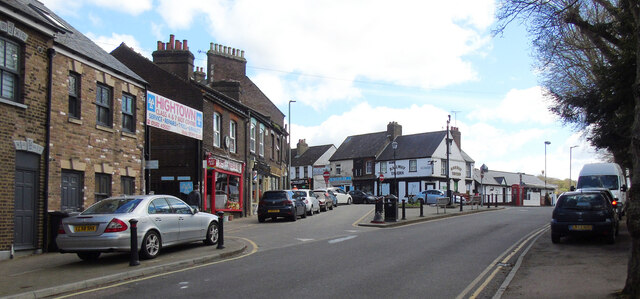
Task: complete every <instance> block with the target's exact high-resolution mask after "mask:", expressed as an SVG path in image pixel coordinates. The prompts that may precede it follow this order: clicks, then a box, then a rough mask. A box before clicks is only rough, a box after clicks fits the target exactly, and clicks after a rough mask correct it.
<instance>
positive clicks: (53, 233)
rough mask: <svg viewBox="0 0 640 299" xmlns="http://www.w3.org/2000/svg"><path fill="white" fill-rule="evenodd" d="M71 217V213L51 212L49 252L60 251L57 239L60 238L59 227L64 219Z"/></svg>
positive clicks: (48, 239) (48, 240)
mask: <svg viewBox="0 0 640 299" xmlns="http://www.w3.org/2000/svg"><path fill="white" fill-rule="evenodd" d="M65 217H69V213H67V212H62V211H54V212H49V237H48V238H47V242H48V243H47V251H48V252H55V251H58V244H56V237H57V236H58V227H60V223H62V218H65Z"/></svg>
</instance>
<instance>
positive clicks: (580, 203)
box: [557, 193, 605, 210]
mask: <svg viewBox="0 0 640 299" xmlns="http://www.w3.org/2000/svg"><path fill="white" fill-rule="evenodd" d="M557 207H558V208H560V209H575V210H602V209H604V207H605V200H604V197H602V195H601V194H595V193H594V194H571V195H564V196H561V197H560V198H559V199H558V204H557Z"/></svg>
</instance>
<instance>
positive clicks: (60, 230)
mask: <svg viewBox="0 0 640 299" xmlns="http://www.w3.org/2000/svg"><path fill="white" fill-rule="evenodd" d="M64 234H65V232H64V227H63V226H62V223H60V225H58V235H64Z"/></svg>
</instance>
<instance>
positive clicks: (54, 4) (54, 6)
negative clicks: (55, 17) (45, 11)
mask: <svg viewBox="0 0 640 299" xmlns="http://www.w3.org/2000/svg"><path fill="white" fill-rule="evenodd" d="M40 2H42V3H43V4H44V5H45V6H46V7H47V8H49V9H50V10H52V11H54V12H56V14H59V15H67V16H76V15H77V12H78V11H79V10H80V7H82V5H83V2H82V1H69V0H40Z"/></svg>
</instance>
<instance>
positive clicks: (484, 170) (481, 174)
mask: <svg viewBox="0 0 640 299" xmlns="http://www.w3.org/2000/svg"><path fill="white" fill-rule="evenodd" d="M488 171H489V167H487V165H485V164H482V166H480V192H482V193H481V194H480V196H482V197H481V198H482V199H481V200H480V205H482V202H484V185H483V183H482V180H484V174H485V173H487V172H488ZM487 207H489V203H487Z"/></svg>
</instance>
